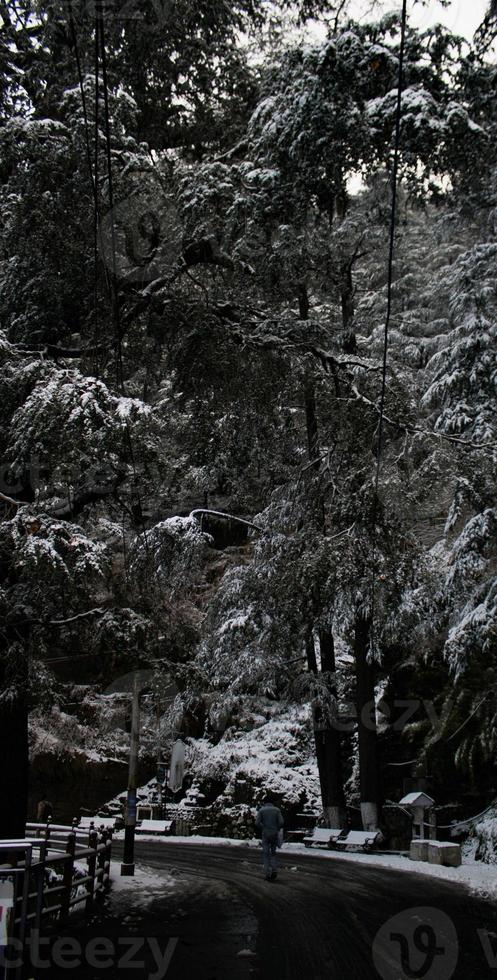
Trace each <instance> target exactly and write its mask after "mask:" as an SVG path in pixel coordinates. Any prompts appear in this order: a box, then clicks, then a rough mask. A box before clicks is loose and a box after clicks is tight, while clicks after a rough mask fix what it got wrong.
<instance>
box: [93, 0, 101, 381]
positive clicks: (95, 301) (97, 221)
mask: <svg viewBox="0 0 497 980" xmlns="http://www.w3.org/2000/svg"><path fill="white" fill-rule="evenodd" d="M99 23H100V16H99V5H98V2H97V4H96V6H95V52H94V57H95V145H94V154H95V156H94V167H95V210H94V214H93V253H94V275H93V308H94V311H95V332H94V337H93V342H94V346H95V348H97V347H98V341H99V320H98V273H99V262H98V253H99V248H98V246H99V235H100V205H99V194H98V173H99V167H98V144H99V124H100V80H99V58H98V44H99ZM95 374H96V376H97V377H98V360H97V354H95Z"/></svg>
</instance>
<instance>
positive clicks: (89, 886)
mask: <svg viewBox="0 0 497 980" xmlns="http://www.w3.org/2000/svg"><path fill="white" fill-rule="evenodd" d="M97 846H98V834H97V831H96V830H91V831H90V834H89V836H88V847H91V848H92V852H93V853H92V854H89V855H88V858H87V865H88V877H89V878H90V881H87V883H86V891H87V895H86V904H85V910H86V912H91V910H92V908H93V899H94V897H95V895H94V892H95V871H96V867H97Z"/></svg>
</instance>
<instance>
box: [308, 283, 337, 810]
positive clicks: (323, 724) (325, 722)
mask: <svg viewBox="0 0 497 980" xmlns="http://www.w3.org/2000/svg"><path fill="white" fill-rule="evenodd" d="M298 297H299V312H300V317H301V319H302V320H306V319H307V317H308V315H309V298H308V295H307V288H306V286H305V284H304V283H300V284H299V287H298ZM304 406H305V422H306V430H307V447H308V453H309V461H310V463H311V469H312V471H313V472H318V471H319V468H320V452H319V429H318V420H317V410H316V390H315V385H314V380H313V379H312V377H311V376H310V375H309V374H306V376H305V378H304ZM313 519H314V520H315V521H316V522H317V524H318V526H319V528H320V530H321V532H322V533H323V534H324V533H325V511H324V500H323V497H322V494H319V495H318V499H317V502H316V507H315V508H314V507H313ZM320 645H321V671H322V673H324V674H327V675H328V678H327V679H329V687H328V690H329V693H330V695H331V696H332V698H333V699H334V700H335V703H336V697H337V690H336V683H335V669H336V665H335V645H334V642H333V635H332V634H331V633H330V632H328V631H325V630H322V631H321V632H320ZM305 647H306V655H307V666H308V669H309V671H310V672H311V673H313V674H317V671H318V667H317V660H316V650H315V647H314V638H313V635H312V629H310V630H309V632H308V634H307V636H306V641H305ZM313 723H314V742H315V746H316V759H317V765H318V772H319V783H320V788H321V800H322V804H323V814H324V818H325V821H326V824H327V826H329V827H344V826H345V824H346V810H345V794H344V789H343V772H342V758H341V738H340V732H339V730H338V728H337V727H336V725H333V724H332V723H331V722H330V719H329V718H326V717H324V718H323V717H319V716H317V713H316V711H315V712H314V719H313Z"/></svg>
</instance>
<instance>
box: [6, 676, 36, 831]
mask: <svg viewBox="0 0 497 980" xmlns="http://www.w3.org/2000/svg"><path fill="white" fill-rule="evenodd" d="M4 692H5V688H4V686H3V684H2V691H1V693H0V752H1V760H2V761H1V764H0V780H1V785H2V798H1V804H0V840H7V839H9V838H10V839H12V838H13V839H14V840H15V839H16V838H19V837H21V838H22V837H24V836H25V830H26V815H27V809H28V771H29V762H28V706H27V702H26V695H25V693H24V692H22V691H21V692H19V694H18V695H17V696H16V697H12V698H11V697H9V696H6V697H2V695H3V694H4Z"/></svg>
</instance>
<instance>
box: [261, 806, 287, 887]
mask: <svg viewBox="0 0 497 980" xmlns="http://www.w3.org/2000/svg"><path fill="white" fill-rule="evenodd" d="M255 822H256V825H257V827H258V828H259V830H260V831H261V834H262V860H263V864H264V874H265V876H266V881H274V880H275V878H276V872H277V864H276V848H277V847H278V844H279V842H280V832H281V831H282V830H283V817H282V815H281V810H279V809H278V807H277V806H274V804H273V801H272V799H271V797H270V796H267V797H266V799H265V800H264V803H263V804H262V806H261V807H260V809H259V810H258V811H257V816H256V818H255Z"/></svg>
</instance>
